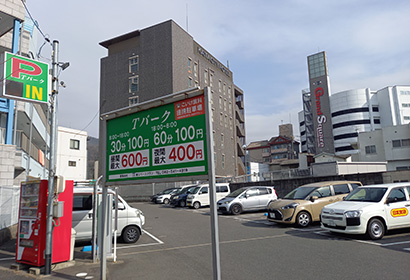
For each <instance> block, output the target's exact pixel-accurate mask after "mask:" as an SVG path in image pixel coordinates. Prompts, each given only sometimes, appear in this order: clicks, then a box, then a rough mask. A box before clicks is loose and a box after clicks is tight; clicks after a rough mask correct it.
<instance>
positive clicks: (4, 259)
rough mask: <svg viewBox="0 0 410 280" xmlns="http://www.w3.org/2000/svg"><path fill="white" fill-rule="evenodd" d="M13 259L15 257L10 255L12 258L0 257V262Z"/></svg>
mask: <svg viewBox="0 0 410 280" xmlns="http://www.w3.org/2000/svg"><path fill="white" fill-rule="evenodd" d="M14 259H15V257H12V258H2V259H0V262H1V261H10V260H14Z"/></svg>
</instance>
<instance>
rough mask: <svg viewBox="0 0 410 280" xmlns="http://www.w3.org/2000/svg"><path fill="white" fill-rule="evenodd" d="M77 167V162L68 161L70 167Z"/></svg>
mask: <svg viewBox="0 0 410 280" xmlns="http://www.w3.org/2000/svg"><path fill="white" fill-rule="evenodd" d="M76 165H77V163H76V162H75V161H71V160H69V161H68V166H72V167H75V166H76Z"/></svg>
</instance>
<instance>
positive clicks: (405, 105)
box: [401, 103, 410, 108]
mask: <svg viewBox="0 0 410 280" xmlns="http://www.w3.org/2000/svg"><path fill="white" fill-rule="evenodd" d="M401 106H403V107H404V108H409V107H410V103H402V104H401Z"/></svg>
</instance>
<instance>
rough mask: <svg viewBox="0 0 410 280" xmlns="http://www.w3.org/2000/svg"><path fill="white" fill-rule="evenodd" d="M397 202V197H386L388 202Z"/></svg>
mask: <svg viewBox="0 0 410 280" xmlns="http://www.w3.org/2000/svg"><path fill="white" fill-rule="evenodd" d="M393 202H397V197H389V198H387V199H386V204H389V203H393Z"/></svg>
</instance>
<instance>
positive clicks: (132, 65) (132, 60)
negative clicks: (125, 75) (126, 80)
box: [128, 55, 139, 74]
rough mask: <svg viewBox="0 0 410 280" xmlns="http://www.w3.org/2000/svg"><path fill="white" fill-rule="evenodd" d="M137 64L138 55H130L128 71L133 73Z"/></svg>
mask: <svg viewBox="0 0 410 280" xmlns="http://www.w3.org/2000/svg"><path fill="white" fill-rule="evenodd" d="M138 65H139V57H138V55H136V56H131V57H130V58H129V59H128V71H129V73H130V74H134V73H137V72H138Z"/></svg>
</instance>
